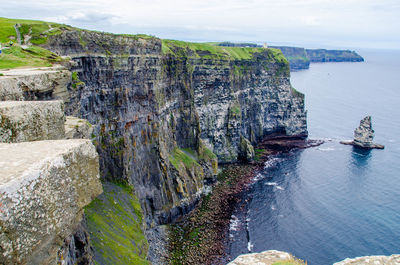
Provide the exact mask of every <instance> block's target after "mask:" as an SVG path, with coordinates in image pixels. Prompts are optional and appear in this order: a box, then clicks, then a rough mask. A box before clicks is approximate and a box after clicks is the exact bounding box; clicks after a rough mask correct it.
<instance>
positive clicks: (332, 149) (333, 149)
mask: <svg viewBox="0 0 400 265" xmlns="http://www.w3.org/2000/svg"><path fill="white" fill-rule="evenodd" d="M317 149H318V150H320V151H323V152H328V151H335V150H336V149H335V148H333V147H325V148H322V147H318V148H317Z"/></svg>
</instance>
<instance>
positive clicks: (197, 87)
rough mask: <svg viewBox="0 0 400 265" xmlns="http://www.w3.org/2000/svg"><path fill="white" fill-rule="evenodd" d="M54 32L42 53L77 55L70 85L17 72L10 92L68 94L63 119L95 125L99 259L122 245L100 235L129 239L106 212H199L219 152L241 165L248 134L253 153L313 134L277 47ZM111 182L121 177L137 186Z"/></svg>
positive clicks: (43, 36)
mask: <svg viewBox="0 0 400 265" xmlns="http://www.w3.org/2000/svg"><path fill="white" fill-rule="evenodd" d="M24 25H25V28H27V29H28V30H27V31H24V32H25V33H22V35H23V36H22V37H23V39H29V37H32V36H29V34H31V33H30V32H35V31H34V30H33V29H35V27H36V26H35V25H36V24H35V25H30V24H29V23H26V24H23V25H22V26H24ZM52 27H53V28H54V27H57V29H56V30H55V31H54V32H53V31H51V34H50V33H48V31H43V32H41V33H40V32H39V33H38V34H36V33H35V34H36V35H35V38H36V40H40V41H39V43H37V44H38V45H40V46H41V48H42V49H43V48H44V49H46V50H49V51H51V52H52V53H54V54H55V55H56V56H58V57H60V56H63V58H66V57H68V58H69V59H70V60H71V62H67V63H66V66H67V67H68V69H69V70H70V73H69V74H68V73H66V75H63V76H64V77H66V78H67V79H68V78H70V79H69V81H68V82H66V83H64V81H62V83H63V84H66V90H65V89H64V90H63V89H58V90H60V91H62V93H55V91H56V89H55V88H57V87H59V86H58V84H59V83H57V82H51V81H49V82H47V81H48V80H46V79H43V80H42V79H40V78H41V77H36V78H39V79H40V80H42V81H40V82H42V83H46V82H47V84H49V85H50V86H53V88H54V89H49V90H48V91H47V90H46V89H35V87H34V85H33V83H36V82H28V81H27V82H25V81H23V80H25V79H26V80H28V79H29V78H31V77H19V78H17V79H16V80H15V81H16V82H14V83H13V86H14V88H15V89H13V91H17V92H15V94H16V95H15V96H16V97H19V98H20V99H29V98H33V99H35V100H41V99H56V98H60V99H63V100H64V102H65V112H66V113H67V115H72V116H77V117H80V118H84V119H87V120H88V121H89V122H90V123H91V124H93V127H92V128H93V134H92V135H91V137H92V141H93V143H94V144H95V145H96V149H97V151H98V153H99V163H100V175H101V177H102V179H103V182H104V187H105V193H104V195H102V196H103V197H100V198H99V200H96V201H95V202H93V203H92V204H91V205H89V206H88V208H87V209H86V211H87V216H86V219H87V222H88V227H89V230H90V233H91V236H92V238H94V241H93V242H92V243H93V244H94V250H95V258H96V261H97V262H100V263H101V264H109V263H110V262H111V261H110V260H113V259H109V257H107V255H111V256H113V255H114V256H115V255H120V254H119V253H118V252H119V251H120V250H121V251H124V249H119V250H118V251H117V250H116V249H115V248H114V245H115V244H118V243H120V242H115V241H112V240H109V239H110V238H109V237H106V238H105V237H102V236H104V233H105V234H106V235H110V234H113V235H115V238H119V239H121V240H125V239H126V238H124V236H123V235H125V234H124V233H121V232H120V231H119V230H118V231H115V229H114V228H113V227H120V229H122V230H124V229H126V227H127V226H128V225H126V224H125V223H123V222H122V221H118V220H116V221H114V222H116V223H110V222H109V221H108V220H107V218H106V216H110V215H115V216H120V214H123V215H126V216H128V218H130V219H132V223H130V224H129V226H130V225H132V224H134V225H135V227H137V226H141V224H142V221H143V222H144V223H145V225H146V228H147V230H150V229H152V228H154V227H155V226H156V225H159V224H165V223H169V222H171V221H173V220H174V219H175V218H176V217H178V216H181V215H183V214H185V213H186V212H188V211H189V210H191V209H192V207H193V206H194V205H195V203H196V202H197V201H198V199H199V198H200V196H201V195H202V193H203V192H204V190H205V183H207V182H209V181H213V180H214V179H215V175H216V173H217V167H218V162H217V158H218V160H219V161H221V162H234V161H237V160H238V157H240V156H241V155H240V152H241V148H240V146H241V144H240V142H241V140H242V142H243V141H245V140H247V142H246V143H248V144H247V145H246V146H248V148H246V150H251V147H250V143H251V144H255V143H256V142H258V141H260V140H261V139H263V138H264V137H265V136H267V135H269V134H274V133H279V134H284V135H288V136H293V137H306V136H307V128H306V112H305V110H304V95H302V94H301V93H299V92H297V91H296V90H295V89H293V88H292V87H291V85H290V81H289V64H288V62H287V60H286V59H285V58H284V57H283V55H282V53H281V52H279V51H278V50H276V49H262V48H239V47H217V46H214V45H209V44H198V43H186V42H179V41H169V40H160V39H158V38H154V37H149V36H144V35H113V34H108V33H100V32H91V31H86V30H80V29H75V28H72V27H67V26H57V25H52ZM29 29H31V30H29ZM61 72H62V71H61ZM58 74H59V75H61V73H58ZM45 76H47V77H49V76H50V73H47V74H46V75H45ZM6 78H8V79H9V78H10V77H9V76H8V75H7V76H6V77H4V79H6ZM39 79H38V80H39ZM50 80H53V81H54V79H53V78H50ZM55 80H57V79H55ZM62 80H64V79H62ZM4 82H8V81H4ZM6 87H9V86H8V85H6ZM4 90H5V91H8V90H7V89H4ZM0 91H1V90H0ZM30 91H32V92H30ZM41 91H43V93H42V92H41ZM5 94H6V96H8V95H9V93H8V92H6V93H5ZM242 151H243V150H242ZM246 152H247V151H246ZM109 181H112V182H123V183H125V184H124V187H125V186H126V187H127V188H128V190H129V191H128V192H126V189H125V188H124V187H123V188H121V189H120V188H118V187H115V184H110V183H109ZM124 191H125V195H123V194H124ZM119 196H121V197H119ZM135 196H137V198H136V197H135ZM112 198H120V199H118V200H113V199H112ZM111 202H112V203H111ZM113 202H115V204H113ZM138 203H140V205H141V207H139V208H141V209H138V208H137V205H138ZM129 207H132V208H133V209H136V210H135V211H132V210H131V209H128V208H129ZM141 210H143V212H144V213H143V215H141V213H140V212H141ZM102 212H103V213H104V214H103V215H104V216H103V215H101V214H99V213H102ZM141 216H142V217H141ZM142 218H143V219H142ZM121 222H122V223H121ZM138 229H139V228H138ZM139 230H140V229H139ZM139 230H137V233H139V234H140V233H141V231H139ZM96 231H101V232H99V233H100V234H98V233H97V232H96ZM135 233H136V232H135V231H132V235H134V234H135ZM96 238H97V239H96ZM96 240H103V241H101V242H102V243H101V244H100V243H96ZM68 242H69V241H68ZM97 242H99V241H97ZM129 242H130V244H128V245H129V246H128V250H129V249H130V250H129V251H132V249H133V251H136V252H137V254H138V253H141V256H140V257H139V259H143V258H145V256H146V251H147V247H146V243H144V241H142V240H141V237H132V238H131V240H129ZM132 242H135V243H134V244H133V243H132ZM135 246H138V247H137V248H136V250H135ZM105 253H106V254H105ZM107 253H108V254H107ZM103 254H104V255H103ZM132 258H133V257H132ZM135 258H138V257H135ZM112 262H114V263H113V264H116V263H115V262H116V261H115V260H113V261H112ZM121 262H122V261H121Z"/></svg>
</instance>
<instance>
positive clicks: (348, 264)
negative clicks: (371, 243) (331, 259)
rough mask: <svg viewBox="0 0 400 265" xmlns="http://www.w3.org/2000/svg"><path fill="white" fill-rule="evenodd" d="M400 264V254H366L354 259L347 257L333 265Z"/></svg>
mask: <svg viewBox="0 0 400 265" xmlns="http://www.w3.org/2000/svg"><path fill="white" fill-rule="evenodd" d="M398 264H400V255H398V254H397V255H391V256H365V257H358V258H354V259H350V258H348V259H345V260H343V261H340V262H336V263H334V264H333V265H398Z"/></svg>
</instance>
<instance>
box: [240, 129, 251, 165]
mask: <svg viewBox="0 0 400 265" xmlns="http://www.w3.org/2000/svg"><path fill="white" fill-rule="evenodd" d="M253 158H254V147H253V145H251V143H250V141H249V140H247V139H246V138H245V137H243V136H242V135H241V136H240V145H239V159H240V160H243V161H251V160H253Z"/></svg>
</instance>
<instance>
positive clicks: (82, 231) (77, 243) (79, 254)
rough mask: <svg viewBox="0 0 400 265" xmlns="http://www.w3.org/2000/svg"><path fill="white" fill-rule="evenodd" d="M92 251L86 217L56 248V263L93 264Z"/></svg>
mask: <svg viewBox="0 0 400 265" xmlns="http://www.w3.org/2000/svg"><path fill="white" fill-rule="evenodd" d="M93 258H94V252H93V249H92V244H90V235H89V233H88V231H87V224H86V219H85V218H83V219H82V221H81V222H80V223H79V225H78V226H77V228H75V230H74V231H73V233H72V234H71V235H69V236H68V237H67V238H66V239H65V240H64V244H63V246H62V247H61V248H60V249H59V250H58V254H57V263H55V264H57V265H76V264H79V265H93V264H94V262H93Z"/></svg>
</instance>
